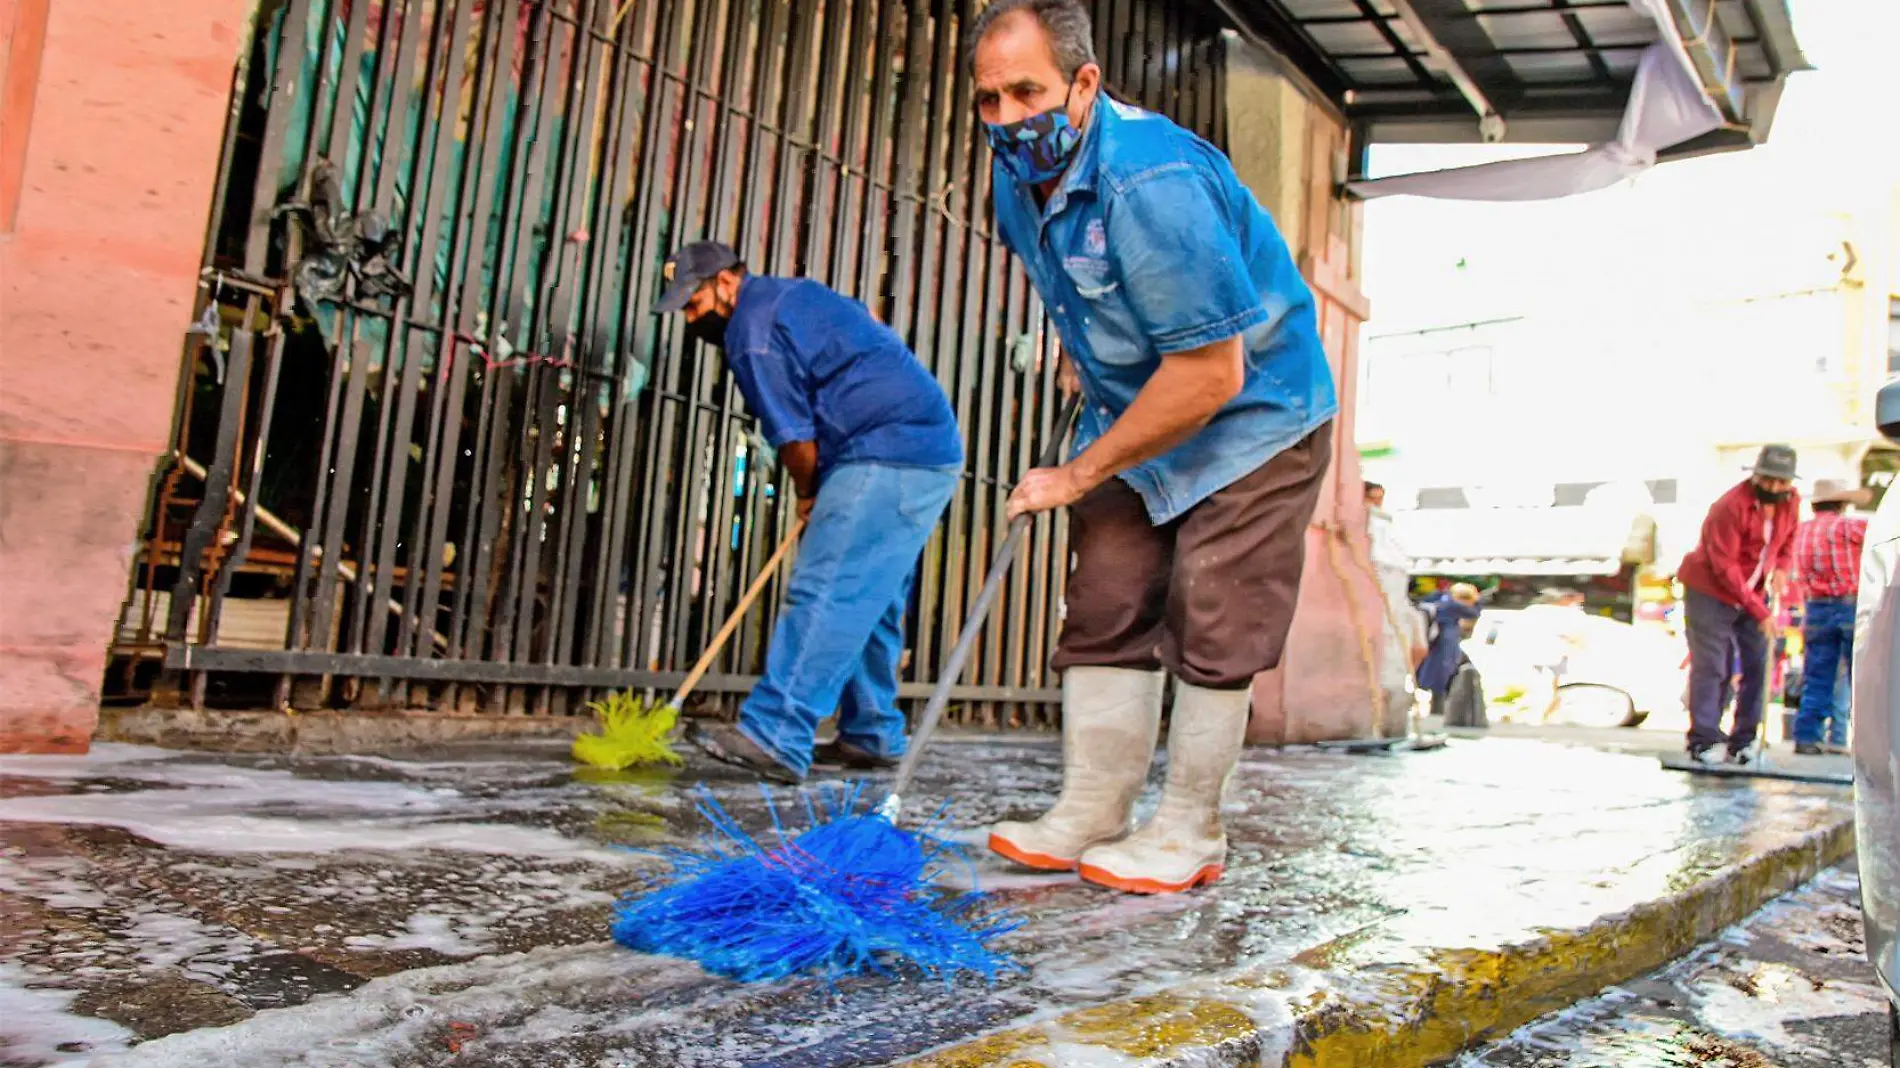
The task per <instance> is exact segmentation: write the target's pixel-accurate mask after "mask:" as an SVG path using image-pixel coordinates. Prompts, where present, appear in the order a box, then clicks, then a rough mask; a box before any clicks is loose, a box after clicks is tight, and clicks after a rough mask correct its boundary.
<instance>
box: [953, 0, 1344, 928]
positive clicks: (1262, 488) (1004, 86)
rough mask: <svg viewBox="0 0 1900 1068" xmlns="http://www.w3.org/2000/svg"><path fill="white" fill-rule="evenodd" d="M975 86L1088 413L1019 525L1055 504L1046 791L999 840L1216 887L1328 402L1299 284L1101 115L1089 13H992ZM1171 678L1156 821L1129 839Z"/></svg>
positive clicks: (1009, 6)
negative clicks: (1057, 727) (1053, 680)
mask: <svg viewBox="0 0 1900 1068" xmlns="http://www.w3.org/2000/svg"><path fill="white" fill-rule="evenodd" d="M968 40H970V41H972V42H974V47H973V49H972V52H971V55H970V57H969V58H970V70H971V75H972V77H973V79H974V82H975V92H974V100H975V103H976V108H977V117H978V119H979V120H980V121H981V126H982V130H983V134H984V137H985V139H986V140H987V142H988V144H989V146H990V149H991V153H992V161H991V174H992V178H993V187H994V201H995V205H996V217H997V223H998V229H999V231H1000V233H1001V234H1002V236H1003V239H1004V241H1005V243H1006V244H1007V245H1008V246H1009V247H1010V249H1011V250H1012V251H1013V252H1015V254H1016V255H1017V257H1018V258H1019V259H1020V260H1021V262H1022V264H1023V266H1024V268H1025V270H1026V271H1027V273H1028V275H1029V278H1030V280H1031V282H1032V283H1033V284H1034V286H1035V288H1036V291H1037V292H1038V293H1039V294H1040V295H1041V297H1042V301H1043V304H1044V306H1045V308H1046V310H1047V312H1048V314H1049V317H1050V319H1051V320H1052V321H1053V322H1054V324H1055V327H1056V330H1057V332H1058V333H1059V334H1060V336H1061V341H1062V355H1061V357H1060V360H1061V365H1062V366H1061V370H1060V373H1059V376H1058V377H1059V380H1060V381H1062V382H1063V383H1064V385H1065V388H1067V387H1069V386H1074V387H1078V388H1080V390H1081V391H1082V394H1083V397H1084V400H1085V403H1084V405H1083V408H1082V414H1081V418H1080V421H1079V423H1078V425H1077V429H1076V439H1075V446H1074V451H1073V453H1072V455H1071V457H1070V458H1069V460H1068V462H1066V463H1064V464H1061V465H1060V466H1057V467H1048V468H1040V469H1036V470H1032V471H1030V472H1028V473H1027V474H1026V475H1025V476H1024V477H1023V478H1022V480H1021V481H1020V482H1019V483H1018V484H1017V486H1016V489H1015V491H1014V492H1013V493H1012V494H1011V495H1010V499H1009V506H1008V510H1009V514H1010V515H1011V516H1012V517H1014V516H1018V515H1023V514H1032V513H1038V512H1047V511H1051V510H1053V509H1058V508H1067V509H1068V510H1069V511H1068V514H1069V529H1070V546H1071V550H1072V554H1071V565H1070V568H1071V570H1070V573H1069V584H1068V593H1067V601H1066V604H1065V608H1066V614H1065V616H1064V619H1063V623H1062V632H1061V635H1060V637H1059V638H1058V640H1057V649H1056V654H1055V657H1054V661H1053V662H1054V666H1055V667H1056V668H1057V669H1058V670H1060V671H1061V672H1062V736H1063V743H1062V744H1063V778H1062V792H1061V794H1060V796H1059V797H1057V799H1056V801H1055V803H1054V805H1053V806H1052V807H1050V808H1049V809H1048V810H1047V811H1045V812H1044V813H1043V814H1042V815H1041V816H1039V817H1038V818H1036V819H1033V820H1010V821H1005V822H1002V823H998V824H996V825H995V826H994V827H993V828H992V829H991V833H990V838H989V844H990V848H991V849H992V850H994V851H995V852H997V853H999V854H1001V855H1002V856H1004V857H1007V858H1009V859H1011V860H1013V861H1015V862H1017V863H1019V864H1022V865H1026V866H1028V867H1031V868H1038V869H1045V870H1076V871H1078V872H1079V873H1080V875H1081V877H1082V878H1083V879H1084V880H1086V881H1089V882H1093V883H1097V884H1099V885H1103V886H1108V887H1111V888H1114V889H1118V890H1123V891H1130V892H1139V893H1166V892H1175V891H1180V890H1185V889H1188V888H1190V887H1193V886H1197V885H1201V884H1203V883H1208V882H1212V881H1213V880H1215V879H1217V878H1218V877H1219V876H1220V874H1221V871H1222V869H1223V866H1224V865H1225V863H1226V856H1227V837H1226V834H1225V832H1224V830H1223V829H1222V826H1221V815H1220V802H1221V795H1222V792H1223V790H1224V788H1225V787H1226V785H1227V782H1228V779H1229V777H1230V776H1231V775H1232V774H1233V771H1234V769H1235V767H1236V765H1237V764H1238V761H1239V759H1240V752H1241V746H1242V743H1243V741H1244V739H1245V735H1246V730H1247V720H1248V714H1249V700H1248V699H1249V694H1250V691H1251V687H1252V683H1253V680H1254V677H1255V676H1256V675H1257V674H1259V673H1260V672H1263V671H1266V670H1268V669H1270V668H1273V667H1275V666H1277V665H1278V664H1279V662H1280V657H1281V653H1282V651H1283V650H1284V649H1285V647H1286V639H1287V632H1288V629H1289V627H1290V626H1291V623H1292V619H1293V610H1294V603H1295V601H1296V600H1297V598H1298V595H1299V585H1300V574H1301V569H1302V566H1303V563H1304V557H1305V544H1306V536H1307V526H1308V524H1309V523H1310V521H1311V519H1312V516H1313V511H1314V507H1315V505H1316V504H1317V502H1318V499H1319V494H1320V489H1321V486H1322V485H1323V484H1324V481H1325V476H1326V470H1327V467H1328V465H1329V462H1330V461H1331V459H1332V447H1333V446H1332V434H1331V422H1332V419H1333V417H1334V415H1335V414H1336V412H1337V410H1338V401H1337V398H1336V396H1335V393H1334V388H1333V380H1332V374H1331V371H1330V369H1329V367H1328V365H1327V361H1326V353H1325V350H1324V349H1323V347H1322V346H1321V344H1320V338H1319V331H1318V327H1317V324H1316V321H1315V313H1314V303H1313V297H1312V294H1311V292H1310V291H1309V290H1308V289H1307V287H1306V283H1305V281H1304V280H1303V279H1302V278H1301V277H1300V273H1299V269H1298V267H1297V266H1296V265H1295V264H1294V262H1293V257H1292V254H1291V253H1290V252H1289V251H1288V249H1287V245H1286V242H1285V240H1284V239H1283V238H1282V237H1281V236H1280V233H1279V231H1278V230H1276V229H1275V227H1274V225H1273V220H1272V219H1271V218H1270V217H1268V215H1267V213H1266V212H1265V211H1264V210H1262V209H1261V207H1260V205H1259V203H1258V202H1257V201H1256V200H1255V199H1254V197H1253V195H1252V193H1250V192H1249V191H1248V190H1247V188H1246V187H1245V186H1243V185H1241V183H1240V180H1239V179H1238V178H1237V177H1236V176H1235V174H1234V169H1233V166H1232V164H1231V163H1229V162H1228V160H1227V158H1226V157H1225V156H1223V155H1222V154H1221V153H1220V151H1219V150H1218V149H1216V148H1215V147H1214V146H1212V145H1210V144H1208V143H1207V142H1206V141H1203V140H1202V139H1200V138H1199V137H1196V136H1195V135H1194V134H1192V133H1190V132H1188V131H1187V130H1184V129H1182V128H1181V127H1179V126H1177V125H1175V124H1174V123H1173V122H1171V121H1169V120H1168V119H1166V118H1164V117H1162V116H1160V115H1156V114H1153V113H1152V112H1148V111H1143V110H1141V109H1139V108H1135V107H1132V106H1130V105H1128V104H1125V103H1123V102H1121V101H1118V100H1114V99H1111V98H1110V97H1109V95H1108V94H1107V93H1106V92H1105V91H1104V87H1103V85H1102V68H1101V66H1100V64H1099V63H1097V61H1096V57H1095V51H1094V43H1093V40H1094V35H1093V28H1092V26H1091V25H1090V19H1089V13H1088V9H1087V7H1086V6H1085V5H1084V4H1082V3H1079V2H1077V0H993V2H992V3H990V4H989V6H988V7H986V8H985V9H984V10H983V12H982V13H981V14H980V15H978V16H977V18H976V19H975V20H974V21H973V22H972V24H971V26H970V29H969V34H968ZM1170 676H1171V677H1172V679H1173V683H1174V686H1173V690H1174V703H1173V711H1172V715H1171V725H1170V727H1169V734H1168V758H1167V768H1168V770H1167V779H1166V785H1165V787H1164V789H1163V792H1162V797H1161V803H1160V807H1159V808H1157V809H1156V810H1155V812H1154V815H1153V816H1152V817H1150V818H1149V820H1148V821H1147V822H1146V823H1145V824H1144V825H1143V826H1142V827H1141V828H1140V829H1139V830H1136V831H1134V832H1133V833H1130V830H1129V821H1130V816H1131V812H1132V808H1133V805H1134V801H1135V798H1136V796H1137V795H1138V794H1139V793H1140V792H1141V788H1142V784H1143V782H1144V781H1145V780H1146V778H1147V774H1148V766H1149V764H1150V762H1151V761H1152V759H1153V754H1154V751H1155V740H1156V738H1155V736H1156V733H1157V731H1158V726H1159V723H1160V719H1161V704H1162V692H1163V688H1164V686H1165V684H1166V682H1167V680H1168V678H1169V677H1170Z"/></svg>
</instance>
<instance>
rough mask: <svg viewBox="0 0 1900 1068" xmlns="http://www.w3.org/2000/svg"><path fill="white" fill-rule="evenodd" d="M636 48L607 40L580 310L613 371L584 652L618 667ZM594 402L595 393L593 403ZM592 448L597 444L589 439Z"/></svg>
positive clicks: (597, 351) (597, 356) (598, 353)
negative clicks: (590, 259) (586, 288)
mask: <svg viewBox="0 0 1900 1068" xmlns="http://www.w3.org/2000/svg"><path fill="white" fill-rule="evenodd" d="M631 51H632V48H631V46H628V45H624V44H620V43H615V44H613V45H610V46H609V48H608V53H607V61H608V63H609V64H610V69H609V75H610V77H611V85H612V88H611V100H612V117H611V119H610V120H609V121H608V125H607V127H606V130H605V136H606V142H605V145H604V146H603V152H604V158H603V160H602V171H601V176H600V184H599V187H598V189H597V190H596V192H595V199H594V221H593V224H592V226H591V227H590V230H591V232H592V234H593V246H592V251H593V254H594V263H593V267H592V269H591V271H590V272H589V276H590V279H591V282H592V287H591V289H590V292H589V304H588V306H587V308H585V309H584V310H583V312H582V332H583V335H584V336H585V337H586V338H587V344H586V346H585V349H586V351H587V352H588V354H589V359H588V362H589V363H590V364H593V365H597V366H599V367H600V369H601V370H602V371H603V372H606V373H607V374H610V375H613V376H614V377H613V378H612V379H611V380H610V381H608V382H606V383H605V384H604V386H603V387H602V388H604V389H605V390H606V392H607V398H608V399H607V404H608V405H609V406H610V410H609V413H608V415H607V417H606V419H605V420H604V425H602V426H601V427H600V433H601V435H602V439H601V441H600V444H599V448H600V450H601V454H602V456H603V460H602V463H601V466H600V473H599V476H598V483H597V484H598V485H599V487H600V490H599V497H600V500H599V512H598V516H597V518H596V519H595V520H594V525H595V532H596V534H597V536H598V537H597V540H596V541H595V542H594V545H593V548H592V551H591V552H590V553H589V554H588V557H587V559H586V560H585V561H584V563H583V565H582V566H583V568H584V571H585V574H586V575H587V576H588V577H589V579H590V586H589V589H588V594H589V601H588V604H587V619H586V622H585V624H584V628H583V633H582V634H581V635H580V641H581V647H580V650H579V658H580V661H581V662H583V663H587V664H597V665H601V666H614V665H617V664H618V663H619V659H620V658H619V654H618V651H617V647H616V643H615V642H614V640H613V639H614V621H615V620H616V619H617V618H618V617H619V613H618V612H617V611H616V602H617V600H618V598H619V594H620V551H621V546H620V544H619V534H620V526H619V522H618V520H619V518H620V508H619V503H620V502H619V500H618V499H617V498H615V497H614V495H613V487H614V486H615V485H616V484H617V482H618V473H619V471H620V470H621V467H622V465H624V464H625V462H626V461H627V459H628V455H627V454H628V453H629V452H630V451H631V450H629V449H627V448H624V447H622V443H623V442H626V441H629V440H630V429H631V428H630V424H629V421H628V415H629V413H630V412H631V410H632V409H633V405H632V404H631V403H630V402H629V401H628V400H627V398H626V390H625V388H624V387H623V385H622V381H623V379H622V378H621V377H620V376H623V375H627V374H630V373H631V370H632V364H633V362H634V357H633V354H632V353H631V352H629V351H627V350H626V349H625V347H624V346H618V345H617V342H618V341H619V340H620V338H619V337H618V336H617V334H616V327H617V326H618V323H619V319H620V317H621V315H623V314H624V309H623V308H622V307H621V302H622V301H623V300H624V296H625V293H624V286H625V282H626V261H625V260H624V259H623V258H622V256H621V251H620V248H621V233H622V229H621V224H622V220H623V219H624V218H625V215H626V213H625V212H624V211H622V210H621V196H620V194H621V189H622V186H623V183H624V181H625V175H626V174H628V173H629V171H630V169H631V168H632V167H634V166H635V165H636V163H635V161H634V160H633V159H631V156H632V154H633V149H634V144H633V142H634V136H635V131H636V129H637V127H638V123H639V115H640V112H639V109H637V108H636V107H635V106H634V100H635V98H636V96H637V95H641V90H640V80H639V73H638V67H637V65H636V61H635V60H634V59H633V58H632V57H631V55H630V54H629V53H630V52H631ZM594 403H595V402H594V401H593V399H592V398H591V397H590V398H589V404H590V406H591V405H593V404H594ZM588 447H589V448H590V449H591V448H593V442H592V441H591V440H590V441H589V442H588ZM603 561H605V562H607V563H606V566H602V565H603ZM578 577H579V576H577V578H578Z"/></svg>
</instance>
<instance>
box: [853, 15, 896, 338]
mask: <svg viewBox="0 0 1900 1068" xmlns="http://www.w3.org/2000/svg"><path fill="white" fill-rule="evenodd" d="M903 2H904V0H881V2H880V4H879V10H878V20H877V29H876V31H875V35H874V37H873V39H872V45H871V47H872V48H873V50H874V51H875V53H876V56H877V61H876V63H874V64H873V66H872V70H871V86H870V94H871V96H870V102H869V107H868V109H867V110H868V111H869V114H868V115H867V116H866V117H865V126H866V128H867V134H868V136H869V139H870V147H869V151H870V158H869V159H868V160H867V161H866V175H865V178H864V183H863V184H864V209H863V214H864V225H863V227H862V229H863V234H864V245H863V250H862V252H861V253H860V255H861V257H862V258H861V260H860V262H859V267H858V284H857V291H858V294H859V296H860V297H861V298H862V299H863V300H864V302H865V304H867V305H868V306H869V307H870V308H871V311H872V312H873V313H874V314H876V315H877V317H878V318H879V319H881V320H886V321H891V320H888V319H887V316H888V315H889V314H890V307H891V297H892V294H891V292H890V290H889V288H888V287H887V284H886V279H887V272H888V271H889V270H890V266H891V259H890V255H889V252H890V250H889V249H888V248H887V247H886V244H885V228H886V226H887V225H888V220H889V219H890V215H891V212H892V210H893V209H894V208H895V207H896V206H897V201H896V199H895V198H894V197H892V196H891V194H890V192H889V191H888V190H885V189H882V188H879V186H880V185H883V184H888V183H890V181H891V144H892V141H893V138H894V135H895V134H896V131H895V130H893V129H892V128H891V127H892V125H894V119H895V117H896V115H897V110H898V106H899V102H898V99H897V94H896V86H895V84H894V83H895V79H896V73H895V68H896V63H895V61H894V57H895V55H896V53H897V48H896V43H897V42H896V39H895V38H896V25H895V23H896V20H897V16H898V15H899V14H901V13H902V11H903Z"/></svg>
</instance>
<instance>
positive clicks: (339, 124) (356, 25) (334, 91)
mask: <svg viewBox="0 0 1900 1068" xmlns="http://www.w3.org/2000/svg"><path fill="white" fill-rule="evenodd" d="M370 6H371V5H370V4H369V3H367V2H366V0H362V2H352V3H351V4H350V21H349V25H348V26H346V27H345V28H344V31H343V56H342V58H341V60H339V61H338V63H337V69H336V73H335V74H334V75H332V74H331V73H330V69H329V67H328V65H327V64H326V65H325V66H324V67H323V73H322V75H321V77H322V79H323V82H322V88H323V93H322V95H321V96H319V97H318V98H317V104H318V106H321V105H322V104H323V99H324V97H326V96H327V97H329V98H330V100H331V105H330V106H331V112H330V132H329V134H328V135H327V136H325V137H324V139H323V147H322V154H323V155H325V156H328V157H330V158H331V159H332V160H333V161H334V162H335V163H336V165H337V171H338V173H339V174H341V173H342V170H343V160H341V159H337V158H336V157H337V156H338V155H341V154H343V153H344V152H345V151H346V146H347V145H348V144H349V140H348V139H349V136H350V121H351V119H352V117H353V115H354V112H355V110H356V83H357V81H358V80H359V78H360V77H361V73H362V68H363V44H364V42H365V41H366V40H367V39H368V38H369V9H370ZM324 36H325V37H326V38H327V37H328V36H329V27H328V26H325V27H324ZM300 47H301V45H300ZM325 54H326V55H327V54H328V42H327V41H326V42H325ZM332 78H334V79H335V80H334V81H331V79H332ZM313 117H314V116H313ZM365 152H367V149H365Z"/></svg>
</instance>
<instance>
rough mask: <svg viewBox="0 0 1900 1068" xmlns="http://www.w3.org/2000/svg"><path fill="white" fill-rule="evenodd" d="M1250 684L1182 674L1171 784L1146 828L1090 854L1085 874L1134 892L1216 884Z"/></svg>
mask: <svg viewBox="0 0 1900 1068" xmlns="http://www.w3.org/2000/svg"><path fill="white" fill-rule="evenodd" d="M1250 696H1251V693H1250V691H1248V690H1244V689H1243V690H1209V689H1204V688H1202V687H1200V686H1190V685H1188V684H1186V683H1184V682H1180V681H1178V680H1177V681H1176V683H1175V690H1174V718H1173V722H1172V723H1171V724H1170V725H1169V728H1168V785H1167V789H1166V791H1165V792H1163V793H1162V795H1161V806H1160V807H1159V808H1157V809H1155V814H1154V818H1153V819H1150V820H1149V821H1148V823H1147V825H1145V826H1144V827H1142V828H1141V830H1139V831H1136V832H1135V833H1134V834H1131V835H1129V836H1128V837H1127V838H1124V839H1122V840H1121V841H1119V842H1112V843H1109V844H1107V845H1100V846H1096V847H1095V848H1093V849H1091V850H1089V851H1088V852H1086V853H1084V854H1083V855H1082V860H1081V864H1080V867H1081V874H1082V878H1084V879H1086V880H1088V881H1089V882H1092V883H1096V884H1099V885H1101V886H1107V887H1112V888H1114V889H1116V890H1125V891H1127V892H1129V893H1133V894H1172V893H1176V892H1179V891H1182V890H1187V889H1190V888H1192V887H1196V886H1200V885H1203V884H1206V883H1211V882H1213V881H1214V880H1216V879H1218V878H1220V876H1221V872H1222V871H1223V870H1224V869H1225V867H1226V864H1227V835H1226V834H1225V833H1224V832H1223V831H1222V830H1221V823H1220V801H1221V793H1222V792H1223V791H1224V790H1225V789H1226V788H1227V780H1228V779H1229V778H1230V777H1231V776H1232V775H1233V773H1234V765H1235V764H1237V763H1239V762H1240V748H1241V745H1242V744H1243V742H1244V741H1245V740H1246V734H1247V710H1248V699H1249V697H1250Z"/></svg>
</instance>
